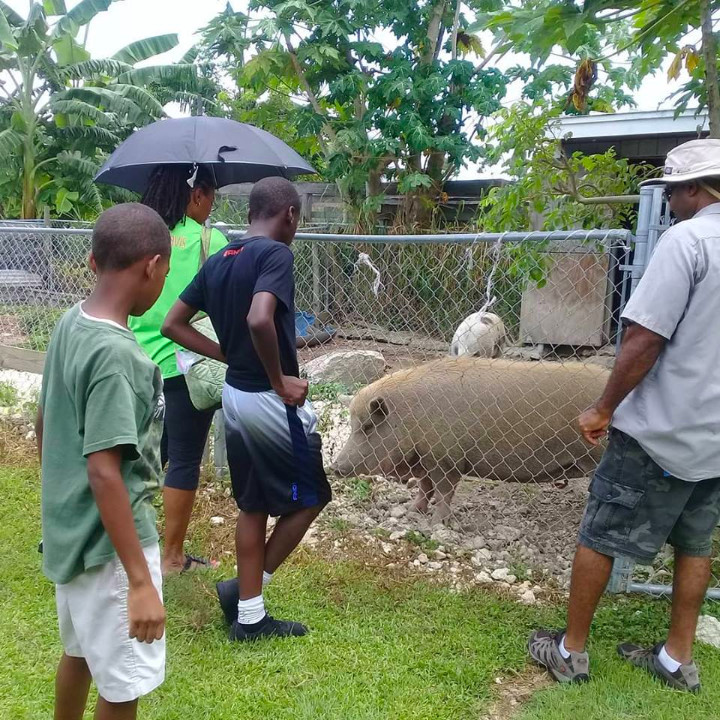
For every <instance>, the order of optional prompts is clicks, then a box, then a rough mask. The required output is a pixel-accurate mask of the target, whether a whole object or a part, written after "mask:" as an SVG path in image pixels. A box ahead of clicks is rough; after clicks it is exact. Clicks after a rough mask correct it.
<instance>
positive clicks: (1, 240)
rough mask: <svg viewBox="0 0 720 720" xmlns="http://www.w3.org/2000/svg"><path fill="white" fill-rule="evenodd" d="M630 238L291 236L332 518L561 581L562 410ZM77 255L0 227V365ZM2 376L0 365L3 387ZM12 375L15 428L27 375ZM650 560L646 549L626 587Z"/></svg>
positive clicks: (569, 426) (576, 452) (575, 410)
mask: <svg viewBox="0 0 720 720" xmlns="http://www.w3.org/2000/svg"><path fill="white" fill-rule="evenodd" d="M237 233H238V231H236V230H233V231H230V232H229V233H228V234H229V235H230V237H235V236H236V235H237ZM631 241H632V236H631V234H630V233H629V232H627V231H624V230H610V231H604V230H603V231H573V232H567V233H550V234H547V233H545V234H543V233H512V234H506V235H493V236H490V235H477V236H474V235H466V236H448V237H446V238H438V237H435V236H431V237H428V238H422V237H420V238H393V237H392V236H386V237H374V238H355V237H351V236H347V237H340V236H335V237H332V238H330V237H328V236H319V235H311V234H305V235H301V236H300V237H299V238H298V240H296V242H295V244H294V245H293V250H294V253H295V277H296V311H297V328H298V353H299V356H300V361H301V364H302V367H303V372H304V373H305V375H306V376H307V377H308V379H309V380H310V384H311V393H310V397H311V401H312V402H313V405H314V406H315V410H316V412H317V414H318V419H319V429H320V432H321V434H322V437H323V443H324V453H325V462H326V465H327V467H328V468H332V476H333V478H334V479H333V485H334V489H335V495H336V500H335V505H334V512H335V513H336V515H337V517H338V520H339V521H340V522H342V523H347V524H348V525H352V526H356V527H359V528H364V529H366V530H368V531H370V532H373V533H381V534H383V533H385V534H388V535H392V534H393V533H396V534H406V535H408V536H410V537H412V538H414V539H415V541H417V542H418V543H420V544H421V545H422V546H423V547H424V548H426V549H427V550H428V553H429V554H430V555H432V553H431V552H430V551H435V550H436V549H437V548H438V546H440V545H453V546H459V547H463V548H465V549H466V550H467V553H468V558H469V560H470V561H471V562H472V563H473V565H474V566H475V567H476V568H477V569H478V571H480V572H485V573H487V574H488V575H491V574H492V573H495V574H498V573H499V574H503V572H505V575H506V576H510V577H511V579H512V576H514V577H515V578H517V579H518V580H525V579H530V578H532V579H533V580H538V579H540V578H541V577H546V578H552V579H553V580H555V581H557V582H558V583H560V584H565V583H566V582H567V580H568V577H569V570H570V563H571V560H572V555H573V552H574V547H575V538H576V533H577V527H578V524H579V522H580V518H581V515H582V511H583V509H584V506H585V501H586V498H587V488H588V479H587V478H588V475H589V474H590V473H591V472H592V469H593V467H594V465H595V463H596V462H597V459H598V456H597V453H591V452H590V451H589V450H588V448H587V447H586V446H585V445H584V444H583V443H582V442H581V441H580V439H579V436H578V434H577V432H576V430H575V419H576V417H577V416H578V415H579V413H580V412H581V411H582V410H584V409H585V408H586V407H587V406H588V405H589V404H590V403H591V402H592V401H594V400H595V399H596V397H597V396H598V395H599V394H600V390H601V388H602V386H603V385H604V382H605V379H606V377H607V373H608V369H609V368H610V367H611V366H612V363H613V361H614V356H615V351H616V345H617V340H618V328H619V317H620V312H621V310H622V307H623V305H624V303H625V301H626V299H627V296H628V293H629V291H630V275H631V252H632V249H631ZM89 248H90V231H89V230H87V229H84V228H65V229H62V228H40V227H35V226H30V227H22V228H19V227H15V228H9V227H0V346H2V347H0V351H1V352H2V353H3V356H2V359H3V362H4V364H5V366H9V364H12V363H17V362H18V357H19V362H20V364H21V365H22V363H23V362H25V360H26V359H25V358H24V357H23V356H22V354H21V355H20V356H18V355H17V354H16V353H15V351H16V350H33V351H40V352H42V351H44V350H45V349H46V347H47V344H48V341H49V338H50V334H51V332H52V330H53V328H54V326H55V323H56V322H57V320H58V318H59V317H60V315H61V314H62V313H63V312H64V311H65V310H66V309H68V308H69V307H71V306H72V305H73V304H74V303H76V302H78V301H80V300H82V299H83V298H84V297H85V296H86V295H87V294H88V292H89V291H90V289H91V287H92V281H93V278H92V274H91V273H90V271H89V269H88V267H87V256H88V252H89ZM15 367H18V365H17V364H15ZM11 379H13V378H11V377H10V375H8V372H7V371H3V372H2V373H0V380H2V381H3V384H2V388H4V387H5V385H6V384H7V382H8V381H9V380H11ZM23 382H26V384H27V386H28V387H30V390H28V389H27V387H24V388H21V392H20V396H21V397H20V399H21V405H22V408H21V412H20V416H22V417H23V418H24V419H25V421H27V418H28V414H29V413H30V412H31V410H32V408H33V403H34V402H36V397H35V396H33V392H34V390H33V389H32V388H36V387H37V384H38V383H37V379H36V380H35V381H34V383H33V381H32V380H27V378H26V379H25V380H24V381H23ZM2 388H0V389H2ZM8 392H9V391H8ZM5 395H6V393H5V392H4V391H3V392H0V403H2V404H5V405H8V404H12V401H17V399H18V398H17V396H16V395H15V396H14V395H12V393H11V392H10V393H9V396H8V397H5ZM15 404H16V405H17V402H16V403H15ZM5 414H6V415H8V416H14V417H15V416H18V413H17V412H15V411H13V412H10V411H7V412H6V413H5ZM398 536H399V535H398ZM718 550H719V553H718V554H719V555H720V547H719V548H718ZM428 562H432V558H431V557H430V558H428ZM669 569H670V566H669V564H668V558H667V557H666V556H665V555H663V556H662V558H661V559H660V560H659V561H658V563H657V564H656V565H655V566H653V567H652V568H640V569H636V578H637V579H639V580H645V579H647V580H649V581H652V582H662V581H665V580H666V579H667V577H668V573H669ZM718 570H720V566H718ZM716 577H717V578H718V579H720V572H718V573H717V576H716ZM718 584H720V580H719V581H718Z"/></svg>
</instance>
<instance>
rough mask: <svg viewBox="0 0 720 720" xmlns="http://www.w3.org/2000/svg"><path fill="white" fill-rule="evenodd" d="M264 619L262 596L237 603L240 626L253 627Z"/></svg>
mask: <svg viewBox="0 0 720 720" xmlns="http://www.w3.org/2000/svg"><path fill="white" fill-rule="evenodd" d="M264 617H265V602H264V601H263V596H262V595H258V596H257V597H254V598H250V599H249V600H240V601H238V622H239V623H240V624H241V625H254V624H255V623H259V622H260V621H261V620H262V619H263V618H264Z"/></svg>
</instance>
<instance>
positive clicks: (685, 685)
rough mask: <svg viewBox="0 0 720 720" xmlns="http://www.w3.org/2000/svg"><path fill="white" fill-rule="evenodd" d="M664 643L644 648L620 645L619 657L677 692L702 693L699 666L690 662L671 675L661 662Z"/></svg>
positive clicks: (625, 644) (627, 644)
mask: <svg viewBox="0 0 720 720" xmlns="http://www.w3.org/2000/svg"><path fill="white" fill-rule="evenodd" d="M662 647H663V643H658V644H657V645H655V646H654V647H650V648H648V647H642V646H641V645H635V644H633V643H623V644H622V645H618V649H617V650H618V655H620V657H621V658H622V659H623V660H627V661H628V662H629V663H631V664H632V665H634V666H635V667H639V668H642V669H643V670H646V671H647V672H649V673H650V674H651V675H654V676H655V677H657V678H660V680H662V681H663V682H664V683H665V684H666V685H669V686H670V687H671V688H675V689H676V690H685V691H687V692H691V693H697V692H700V677H699V675H698V669H697V665H695V663H694V662H689V663H687V664H686V665H681V666H680V667H679V668H678V669H677V670H676V671H675V672H674V673H671V672H670V671H669V670H668V669H667V668H666V667H665V666H664V665H663V664H662V663H661V662H660V658H659V657H658V655H659V654H660V650H662Z"/></svg>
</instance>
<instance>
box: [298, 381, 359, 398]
mask: <svg viewBox="0 0 720 720" xmlns="http://www.w3.org/2000/svg"><path fill="white" fill-rule="evenodd" d="M352 392H353V389H351V388H349V387H347V386H346V385H343V384H342V383H320V384H318V385H311V386H310V391H309V393H308V397H309V398H310V400H329V401H331V402H334V401H336V400H337V399H338V396H339V395H348V394H352Z"/></svg>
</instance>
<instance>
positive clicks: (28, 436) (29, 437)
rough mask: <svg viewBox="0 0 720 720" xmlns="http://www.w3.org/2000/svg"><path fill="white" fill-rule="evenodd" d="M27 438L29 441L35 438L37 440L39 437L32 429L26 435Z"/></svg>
mask: <svg viewBox="0 0 720 720" xmlns="http://www.w3.org/2000/svg"><path fill="white" fill-rule="evenodd" d="M25 439H26V440H27V441H28V442H32V441H33V440H36V439H37V438H36V436H35V431H34V430H31V431H30V432H29V433H28V434H27V435H26V436H25Z"/></svg>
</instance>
